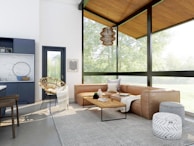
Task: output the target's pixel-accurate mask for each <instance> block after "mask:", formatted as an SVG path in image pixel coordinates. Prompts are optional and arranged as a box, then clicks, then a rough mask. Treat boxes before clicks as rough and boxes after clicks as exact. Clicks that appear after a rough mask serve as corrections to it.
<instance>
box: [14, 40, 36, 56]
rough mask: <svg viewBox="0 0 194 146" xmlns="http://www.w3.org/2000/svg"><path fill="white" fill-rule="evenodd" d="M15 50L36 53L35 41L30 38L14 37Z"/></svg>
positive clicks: (16, 51)
mask: <svg viewBox="0 0 194 146" xmlns="http://www.w3.org/2000/svg"><path fill="white" fill-rule="evenodd" d="M13 52H14V53H23V54H35V41H34V40H30V39H14V40H13Z"/></svg>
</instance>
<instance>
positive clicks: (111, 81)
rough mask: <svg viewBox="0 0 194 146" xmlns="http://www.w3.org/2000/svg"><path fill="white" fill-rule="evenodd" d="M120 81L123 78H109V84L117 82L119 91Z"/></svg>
mask: <svg viewBox="0 0 194 146" xmlns="http://www.w3.org/2000/svg"><path fill="white" fill-rule="evenodd" d="M120 82H121V79H108V81H107V84H108V85H109V84H111V83H114V84H117V91H120ZM117 91H116V92H117Z"/></svg>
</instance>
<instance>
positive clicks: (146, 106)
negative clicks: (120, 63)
mask: <svg viewBox="0 0 194 146" xmlns="http://www.w3.org/2000/svg"><path fill="white" fill-rule="evenodd" d="M98 89H101V90H102V91H103V92H106V91H107V84H80V85H75V86H74V97H75V102H76V103H78V104H79V105H83V97H85V96H93V95H94V93H95V92H97V91H98ZM120 92H122V93H129V94H132V95H141V98H140V99H138V100H135V101H133V102H132V103H131V108H130V112H133V113H135V114H137V115H139V116H142V117H144V118H146V119H152V116H153V114H154V113H156V112H158V111H159V104H160V102H162V101H175V102H180V91H175V90H166V89H162V88H154V87H147V86H137V85H120ZM106 94H108V95H109V97H110V98H114V97H112V93H107V92H106ZM115 99H116V100H120V99H118V98H115ZM86 104H87V105H88V104H90V103H85V101H84V105H86Z"/></svg>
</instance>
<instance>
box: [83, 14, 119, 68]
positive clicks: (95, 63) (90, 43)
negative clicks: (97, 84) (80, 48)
mask: <svg viewBox="0 0 194 146" xmlns="http://www.w3.org/2000/svg"><path fill="white" fill-rule="evenodd" d="M104 27H106V26H104V25H102V24H100V23H97V22H95V21H93V20H90V19H87V18H84V72H115V71H116V47H115V41H114V44H113V45H112V46H104V45H102V41H101V40H100V37H101V35H100V33H101V32H102V29H103V28H104Z"/></svg>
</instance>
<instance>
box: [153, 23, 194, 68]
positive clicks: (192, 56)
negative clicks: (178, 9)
mask: <svg viewBox="0 0 194 146" xmlns="http://www.w3.org/2000/svg"><path fill="white" fill-rule="evenodd" d="M193 26H194V21H190V22H187V23H184V24H181V25H178V26H176V27H172V28H170V29H167V30H164V31H161V32H158V33H155V34H153V38H152V40H153V41H152V43H153V44H154V43H155V44H157V45H153V47H152V48H153V49H152V50H153V71H181V70H194V61H193V60H194V53H193V49H194V41H193V38H194V29H193Z"/></svg>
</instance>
